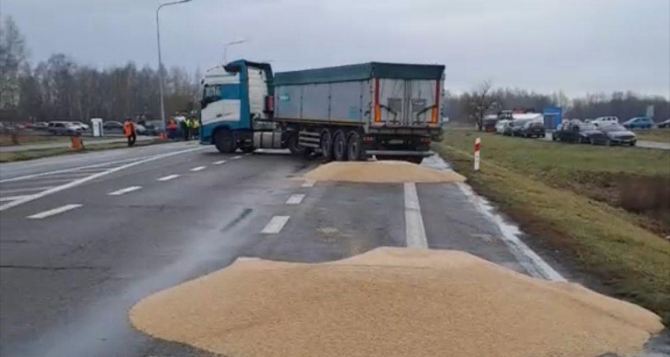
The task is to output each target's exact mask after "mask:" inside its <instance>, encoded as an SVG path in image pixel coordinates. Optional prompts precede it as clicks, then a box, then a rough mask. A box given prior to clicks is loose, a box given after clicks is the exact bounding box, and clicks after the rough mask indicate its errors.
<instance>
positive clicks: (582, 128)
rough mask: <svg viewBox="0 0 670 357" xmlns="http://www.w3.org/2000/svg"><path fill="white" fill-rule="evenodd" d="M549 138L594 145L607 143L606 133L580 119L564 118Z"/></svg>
mask: <svg viewBox="0 0 670 357" xmlns="http://www.w3.org/2000/svg"><path fill="white" fill-rule="evenodd" d="M551 140H554V141H562V142H568V143H584V144H594V145H605V144H607V135H605V133H603V132H602V131H601V130H599V129H598V127H596V126H595V125H593V124H592V123H585V122H583V121H581V120H577V119H572V120H564V121H563V122H562V123H561V126H560V127H559V128H558V130H556V131H554V132H553V133H552V134H551Z"/></svg>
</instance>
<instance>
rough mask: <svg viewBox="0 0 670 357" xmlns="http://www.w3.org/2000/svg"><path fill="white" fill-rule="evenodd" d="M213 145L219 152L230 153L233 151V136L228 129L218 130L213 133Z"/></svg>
mask: <svg viewBox="0 0 670 357" xmlns="http://www.w3.org/2000/svg"><path fill="white" fill-rule="evenodd" d="M214 145H215V146H216V149H217V150H219V152H221V153H224V154H231V153H233V152H235V149H236V147H235V146H236V145H235V136H234V135H233V133H232V132H231V131H230V130H219V131H217V132H216V134H214Z"/></svg>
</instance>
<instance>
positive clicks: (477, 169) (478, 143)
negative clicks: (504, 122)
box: [475, 138, 482, 171]
mask: <svg viewBox="0 0 670 357" xmlns="http://www.w3.org/2000/svg"><path fill="white" fill-rule="evenodd" d="M481 146H482V141H481V139H480V138H477V139H475V171H479V150H480V149H481Z"/></svg>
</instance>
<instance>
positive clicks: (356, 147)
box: [347, 130, 367, 161]
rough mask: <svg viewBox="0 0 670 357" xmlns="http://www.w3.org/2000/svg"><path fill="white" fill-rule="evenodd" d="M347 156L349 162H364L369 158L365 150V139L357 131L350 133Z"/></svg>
mask: <svg viewBox="0 0 670 357" xmlns="http://www.w3.org/2000/svg"><path fill="white" fill-rule="evenodd" d="M347 154H348V155H347V156H348V157H349V161H363V160H365V159H366V158H367V155H366V154H365V149H363V138H362V137H361V134H359V133H358V132H357V131H356V130H352V131H350V132H349V139H348V140H347Z"/></svg>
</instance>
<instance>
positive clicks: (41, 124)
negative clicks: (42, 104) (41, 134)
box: [32, 121, 49, 130]
mask: <svg viewBox="0 0 670 357" xmlns="http://www.w3.org/2000/svg"><path fill="white" fill-rule="evenodd" d="M32 129H33V130H49V123H47V122H44V121H38V122H36V123H33V125H32Z"/></svg>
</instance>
